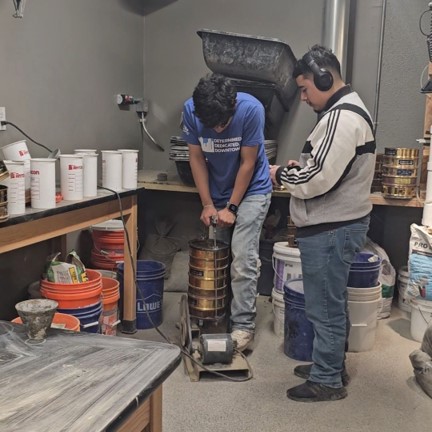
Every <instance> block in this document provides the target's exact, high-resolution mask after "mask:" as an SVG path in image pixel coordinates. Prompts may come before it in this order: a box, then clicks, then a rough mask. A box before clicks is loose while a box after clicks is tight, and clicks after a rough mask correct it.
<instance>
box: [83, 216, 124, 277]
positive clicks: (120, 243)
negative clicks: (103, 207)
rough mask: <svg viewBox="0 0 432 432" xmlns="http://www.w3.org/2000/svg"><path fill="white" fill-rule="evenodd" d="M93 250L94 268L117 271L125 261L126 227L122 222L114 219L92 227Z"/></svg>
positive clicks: (92, 260)
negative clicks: (118, 266) (119, 264)
mask: <svg viewBox="0 0 432 432" xmlns="http://www.w3.org/2000/svg"><path fill="white" fill-rule="evenodd" d="M91 232H92V238H93V248H92V250H91V264H92V266H93V267H94V268H98V269H103V270H111V271H115V270H117V265H118V263H119V262H122V261H124V227H123V223H122V221H121V220H117V219H112V220H109V221H107V222H103V223H100V224H97V225H93V226H92V227H91Z"/></svg>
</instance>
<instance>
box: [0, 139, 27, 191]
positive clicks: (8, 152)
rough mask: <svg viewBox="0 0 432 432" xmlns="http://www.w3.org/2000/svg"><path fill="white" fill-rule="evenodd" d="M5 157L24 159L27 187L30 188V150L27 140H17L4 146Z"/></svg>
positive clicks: (15, 159) (16, 159) (13, 159)
mask: <svg viewBox="0 0 432 432" xmlns="http://www.w3.org/2000/svg"><path fill="white" fill-rule="evenodd" d="M2 151H3V156H4V158H5V159H8V160H12V161H24V175H25V177H24V179H25V189H26V190H30V158H31V156H30V152H29V149H28V148H27V143H26V141H25V140H21V141H16V142H13V143H11V144H8V145H5V146H4V147H2Z"/></svg>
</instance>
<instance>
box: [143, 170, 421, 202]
mask: <svg viewBox="0 0 432 432" xmlns="http://www.w3.org/2000/svg"><path fill="white" fill-rule="evenodd" d="M158 173H159V171H149V170H145V171H139V173H138V184H139V186H141V187H144V188H145V189H147V190H160V191H171V192H190V193H198V191H197V189H196V187H193V186H186V185H185V184H183V183H182V181H181V180H180V178H179V177H178V175H177V174H176V173H168V178H167V180H166V181H159V180H157V175H158ZM273 196H276V197H286V198H289V196H290V194H289V193H288V192H287V191H284V190H274V191H273ZM370 199H371V201H372V204H374V205H383V206H398V207H423V204H422V203H421V202H420V201H419V200H418V199H417V198H412V199H410V200H405V199H390V198H384V197H383V196H382V194H381V193H373V194H371V195H370Z"/></svg>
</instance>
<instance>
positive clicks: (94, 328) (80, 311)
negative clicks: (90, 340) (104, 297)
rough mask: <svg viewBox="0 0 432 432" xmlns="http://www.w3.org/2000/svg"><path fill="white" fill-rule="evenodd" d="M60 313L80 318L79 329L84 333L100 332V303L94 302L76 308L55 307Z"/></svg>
mask: <svg viewBox="0 0 432 432" xmlns="http://www.w3.org/2000/svg"><path fill="white" fill-rule="evenodd" d="M57 311H58V312H60V313H65V314H69V315H73V316H74V317H76V318H78V319H79V320H80V331H82V332H86V333H100V318H101V315H102V303H101V302H99V303H95V304H93V305H91V306H86V307H83V308H77V309H57Z"/></svg>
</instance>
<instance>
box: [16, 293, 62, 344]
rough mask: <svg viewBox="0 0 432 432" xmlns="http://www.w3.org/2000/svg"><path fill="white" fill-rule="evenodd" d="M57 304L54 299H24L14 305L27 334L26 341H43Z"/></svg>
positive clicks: (34, 342) (33, 342)
mask: <svg viewBox="0 0 432 432" xmlns="http://www.w3.org/2000/svg"><path fill="white" fill-rule="evenodd" d="M57 306H58V303H57V302H56V301H54V300H47V299H32V300H25V301H22V302H20V303H17V304H16V305H15V309H16V311H17V312H18V315H19V317H20V318H21V320H22V322H23V324H24V327H25V330H26V333H27V336H28V340H27V341H26V342H27V343H29V344H40V343H43V342H45V339H46V337H47V330H48V328H49V327H50V326H51V323H52V320H53V317H54V314H55V312H56V309H57Z"/></svg>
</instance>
